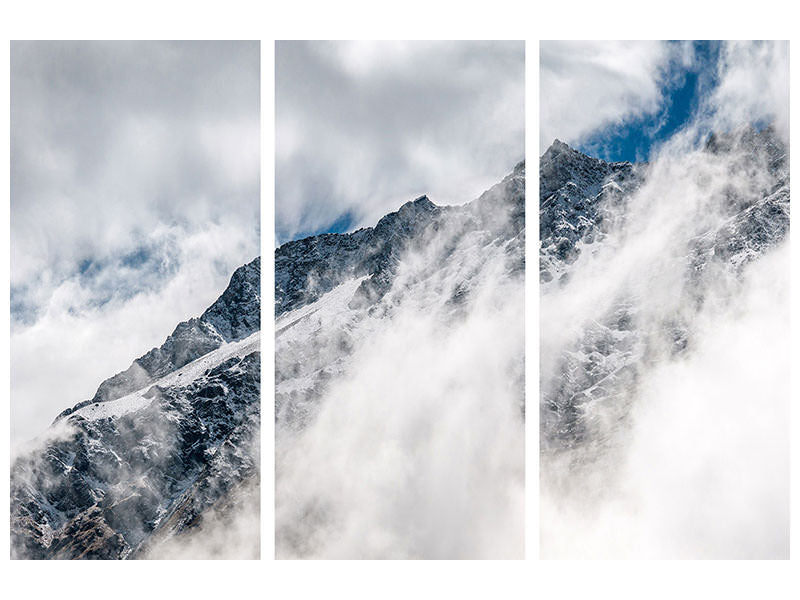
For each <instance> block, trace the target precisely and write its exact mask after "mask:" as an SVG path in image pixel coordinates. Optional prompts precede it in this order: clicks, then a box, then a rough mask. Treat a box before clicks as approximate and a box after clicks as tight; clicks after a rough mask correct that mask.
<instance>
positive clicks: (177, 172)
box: [11, 42, 260, 441]
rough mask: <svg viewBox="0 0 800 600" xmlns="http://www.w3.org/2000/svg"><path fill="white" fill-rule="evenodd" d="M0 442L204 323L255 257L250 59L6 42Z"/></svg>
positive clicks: (190, 48)
mask: <svg viewBox="0 0 800 600" xmlns="http://www.w3.org/2000/svg"><path fill="white" fill-rule="evenodd" d="M11 51H12V56H11V94H12V95H11V162H12V165H11V286H12V353H11V354H12V376H11V377H12V438H13V439H14V440H15V441H18V440H20V439H23V438H27V437H30V436H32V435H35V434H36V433H38V432H40V431H41V430H42V429H43V428H44V427H45V426H46V425H48V424H49V423H50V422H51V421H52V419H53V418H54V417H55V415H56V414H58V413H59V412H60V411H61V410H63V409H64V408H67V407H68V406H71V405H73V404H74V403H76V402H78V401H81V400H86V399H88V398H89V397H91V395H92V394H93V393H94V390H95V389H96V387H97V385H99V384H100V382H101V381H102V380H103V379H105V378H107V377H109V376H111V375H114V374H115V373H116V372H118V371H120V370H122V369H125V368H127V366H128V365H129V364H130V363H131V361H132V360H133V359H135V358H136V357H138V356H140V355H141V354H143V353H144V352H146V351H147V350H149V349H150V348H151V347H153V346H155V345H159V344H160V343H161V342H162V341H163V340H164V338H165V337H166V336H167V335H168V334H169V333H171V331H172V329H173V328H174V327H175V325H177V323H178V322H180V321H182V320H184V319H186V318H189V317H191V316H195V315H197V314H199V313H200V312H202V311H203V310H204V309H205V308H206V307H207V306H208V305H209V304H210V303H211V302H213V300H214V299H215V298H216V297H217V295H218V294H219V293H221V292H222V290H223V289H224V288H225V285H226V284H227V281H228V278H229V277H230V275H231V274H232V272H233V270H234V269H235V268H236V267H238V266H239V265H241V264H243V263H245V262H247V261H249V260H251V259H252V258H254V257H255V256H256V255H257V254H258V253H259V212H260V206H259V187H260V179H259V164H260V151H259V148H260V136H259V123H260V116H259V111H260V106H259V80H260V74H259V47H258V43H253V42H233V43H228V42H221V43H216V42H209V43H204V42H174V43H170V42H110V43H109V42H14V43H13V44H12V47H11Z"/></svg>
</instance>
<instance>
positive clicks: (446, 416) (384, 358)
mask: <svg viewBox="0 0 800 600" xmlns="http://www.w3.org/2000/svg"><path fill="white" fill-rule="evenodd" d="M524 221H525V165H524V163H520V164H518V165H517V166H516V167H515V168H514V170H513V172H512V173H510V174H509V175H508V176H507V177H505V178H504V179H503V180H502V181H501V182H500V183H498V184H497V185H495V186H493V187H492V188H490V189H489V190H488V191H486V192H485V193H483V194H482V195H481V196H480V197H479V198H477V199H476V200H474V201H472V202H469V203H467V204H464V205H462V206H437V205H436V204H434V203H433V202H432V201H431V200H429V199H428V198H427V197H425V196H423V197H420V198H417V199H416V200H414V201H410V202H407V203H406V204H404V205H403V206H402V207H401V208H400V209H399V210H398V211H396V212H393V213H391V214H388V215H386V216H385V217H383V218H382V219H381V220H380V221H379V222H378V223H377V225H376V226H375V227H370V228H365V229H360V230H358V231H355V232H353V233H347V234H325V235H318V236H314V237H310V238H306V239H302V240H298V241H293V242H289V243H287V244H284V245H283V246H281V247H280V248H278V249H277V250H276V251H275V316H276V339H275V358H276V370H275V378H276V381H275V383H276V414H275V419H276V545H277V554H278V556H279V557H343V558H346V557H350V558H353V557H365V558H366V557H372V558H391V557H394V558H408V557H418V558H431V557H445V558H456V557H462V556H463V557H485V556H489V557H501V556H521V554H522V548H523V545H522V539H523V535H524V526H523V514H524V511H523V503H522V501H521V498H522V490H523V482H524V443H523V440H524V435H523V429H524V427H523V415H524V394H523V389H524V318H523V316H524V265H525V252H524V249H525V238H524V235H525V229H524ZM445 507H449V508H445ZM442 511H445V513H446V514H443V513H442Z"/></svg>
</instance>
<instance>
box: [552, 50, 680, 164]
mask: <svg viewBox="0 0 800 600" xmlns="http://www.w3.org/2000/svg"><path fill="white" fill-rule="evenodd" d="M692 60H693V52H692V48H691V45H689V44H669V43H666V42H637V41H620V42H611V41H592V42H583V41H581V42H577V41H542V42H541V43H540V46H539V62H540V66H539V98H540V100H539V102H540V105H539V111H540V122H539V153H540V154H542V153H544V151H545V150H546V149H547V148H548V147H549V146H550V144H551V143H552V142H553V140H554V139H556V138H558V139H560V140H561V141H562V142H566V143H568V144H571V145H576V144H579V143H580V142H581V141H582V140H584V139H585V138H587V137H588V136H590V135H591V134H592V133H595V132H597V131H599V130H601V129H603V128H605V127H608V126H621V125H622V124H624V123H629V122H632V121H635V120H637V119H640V118H642V117H644V116H648V115H654V114H656V113H657V112H658V111H659V110H660V108H661V106H662V104H663V102H664V95H663V86H664V85H665V83H667V81H668V80H669V78H670V77H671V66H672V65H674V64H681V65H684V66H686V65H688V64H690V63H691V62H692Z"/></svg>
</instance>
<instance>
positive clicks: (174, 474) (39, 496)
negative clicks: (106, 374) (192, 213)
mask: <svg viewBox="0 0 800 600" xmlns="http://www.w3.org/2000/svg"><path fill="white" fill-rule="evenodd" d="M259 277H260V261H259V259H256V260H254V261H253V262H251V263H249V264H247V265H245V266H243V267H240V268H239V269H238V270H237V271H236V272H235V273H234V275H233V277H232V279H231V282H230V285H229V286H228V288H227V289H226V290H225V292H224V293H223V294H222V295H221V296H220V298H219V299H218V300H217V301H216V302H215V303H214V304H213V305H212V306H211V307H210V308H209V309H208V310H207V311H206V312H205V313H203V315H202V316H201V317H199V318H195V319H191V320H189V321H187V322H184V323H181V324H180V325H178V327H177V328H176V329H175V331H174V332H173V333H172V334H171V335H170V336H169V337H168V338H167V340H166V341H165V343H164V344H163V345H162V346H161V347H160V348H155V349H153V350H151V351H150V352H148V353H147V354H146V355H145V356H143V357H141V358H139V359H137V360H136V361H135V362H134V364H133V366H132V367H131V368H130V369H128V370H127V371H125V372H124V373H121V374H119V375H116V376H115V377H112V378H111V379H109V380H107V381H106V382H104V383H103V384H102V385H101V386H100V389H99V390H98V392H97V394H96V395H95V397H94V398H93V399H92V400H90V401H88V402H82V403H80V404H78V405H76V406H75V407H73V408H72V409H69V410H66V411H64V412H63V413H62V414H61V415H60V416H59V418H58V419H57V420H56V423H54V425H53V426H52V427H51V428H50V430H48V431H47V432H46V433H45V434H44V435H43V436H41V438H39V439H38V440H36V441H35V442H34V443H33V445H32V447H31V448H30V449H28V450H26V451H25V452H24V453H22V454H21V455H20V456H19V457H17V458H16V460H15V461H14V463H13V465H12V470H11V536H12V543H11V548H12V556H13V557H15V558H67V559H72V558H96V559H111V558H113V559H119V558H140V557H145V558H146V557H147V556H148V555H149V553H150V552H151V551H152V550H154V549H157V548H158V546H159V544H160V543H162V542H164V541H167V540H177V539H179V538H180V536H182V535H184V534H185V533H187V532H193V531H197V530H198V529H202V525H203V521H204V518H205V516H206V514H208V513H209V512H211V511H213V510H216V509H218V508H219V507H220V506H223V505H228V504H235V502H236V498H237V490H239V489H240V488H242V487H243V486H251V487H252V486H256V487H257V485H258V484H257V482H258V477H259V441H258V440H259V429H260V427H259V423H260V407H259V402H260V390H259V387H260V352H259V339H260V331H259V328H260V315H259V313H260V294H259ZM256 514H257V511H256ZM254 527H256V529H257V524H255V525H254ZM234 550H235V549H234Z"/></svg>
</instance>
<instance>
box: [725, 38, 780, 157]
mask: <svg viewBox="0 0 800 600" xmlns="http://www.w3.org/2000/svg"><path fill="white" fill-rule="evenodd" d="M719 78H720V81H719V85H718V86H717V87H716V88H715V89H714V92H713V94H712V96H711V98H710V104H711V108H712V110H713V112H714V118H715V123H714V125H715V128H716V129H724V130H728V129H731V128H733V127H737V126H740V125H742V124H744V123H755V122H758V121H767V122H772V123H774V126H775V128H776V129H777V131H778V132H779V133H780V134H781V135H782V136H783V137H784V140H786V141H787V142H788V139H789V42H774V41H773V42H726V43H725V44H724V45H723V49H722V53H721V56H720V63H719Z"/></svg>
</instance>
